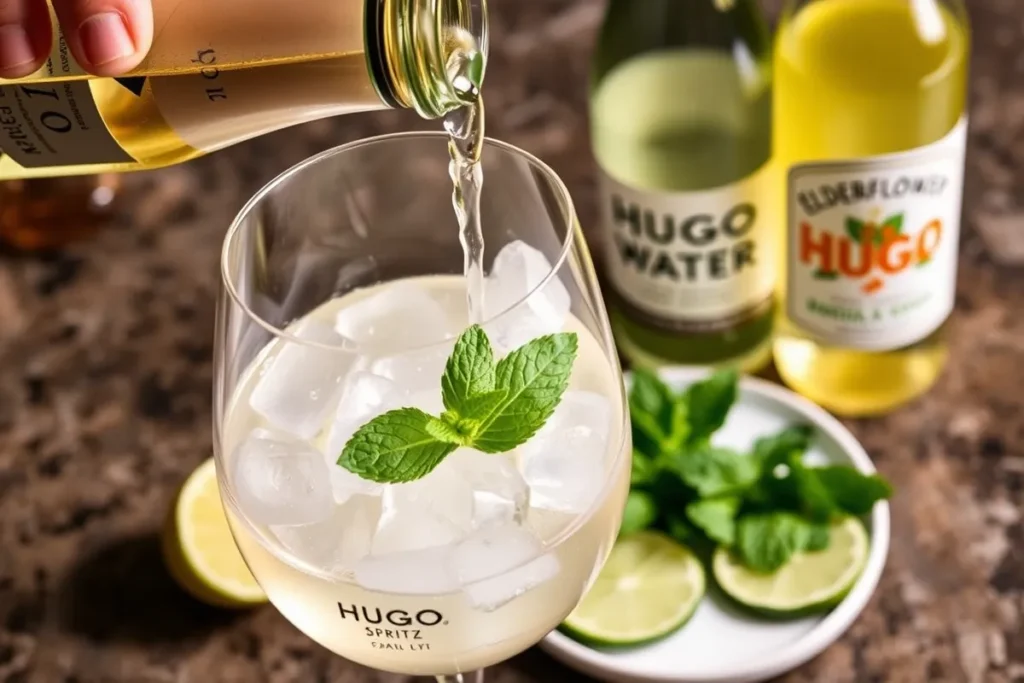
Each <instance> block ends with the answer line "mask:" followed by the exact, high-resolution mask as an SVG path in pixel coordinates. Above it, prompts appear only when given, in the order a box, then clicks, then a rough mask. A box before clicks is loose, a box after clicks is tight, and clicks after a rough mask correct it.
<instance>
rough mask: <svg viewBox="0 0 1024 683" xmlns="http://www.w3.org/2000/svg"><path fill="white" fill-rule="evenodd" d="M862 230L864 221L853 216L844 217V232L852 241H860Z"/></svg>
mask: <svg viewBox="0 0 1024 683" xmlns="http://www.w3.org/2000/svg"><path fill="white" fill-rule="evenodd" d="M863 232H864V222H863V221H860V220H858V219H856V218H854V217H853V216H847V217H846V234H847V235H849V236H850V239H851V240H853V241H854V242H857V243H858V244H859V243H860V240H861V235H862V233H863Z"/></svg>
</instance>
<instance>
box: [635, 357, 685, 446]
mask: <svg viewBox="0 0 1024 683" xmlns="http://www.w3.org/2000/svg"><path fill="white" fill-rule="evenodd" d="M629 414H630V418H631V421H632V427H633V446H634V447H635V448H638V449H640V450H641V451H643V452H644V453H647V454H648V455H650V456H652V457H656V456H657V455H658V454H659V453H660V452H661V451H665V450H673V449H675V448H678V447H679V446H680V445H681V444H682V443H683V442H684V441H685V440H686V436H687V433H688V432H689V426H688V425H687V423H686V404H685V403H684V402H683V401H682V400H681V399H680V398H679V397H677V396H676V395H675V394H674V393H672V390H671V389H670V388H669V387H668V385H666V384H665V383H664V382H662V381H661V379H660V378H659V377H658V376H657V375H656V374H654V373H652V372H650V371H648V370H644V369H637V370H634V371H633V380H632V383H631V385H630V390H629Z"/></svg>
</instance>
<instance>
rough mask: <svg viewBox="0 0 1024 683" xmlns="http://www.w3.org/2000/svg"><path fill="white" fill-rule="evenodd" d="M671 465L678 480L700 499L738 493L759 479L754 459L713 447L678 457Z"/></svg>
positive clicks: (757, 467) (726, 449) (706, 447)
mask: <svg viewBox="0 0 1024 683" xmlns="http://www.w3.org/2000/svg"><path fill="white" fill-rule="evenodd" d="M671 464H672V469H673V470H674V471H675V472H676V473H677V474H678V475H679V477H680V478H682V480H683V481H684V482H685V483H686V484H687V485H688V486H690V487H692V488H694V489H696V490H697V493H698V494H700V496H701V497H702V498H710V497H712V496H720V495H724V494H730V493H741V492H743V491H744V490H745V489H747V488H748V487H749V486H750V485H752V484H753V483H754V482H755V481H757V479H758V476H759V475H760V469H759V466H758V463H757V461H756V460H754V458H750V457H747V456H745V455H741V454H740V453H737V452H736V451H733V450H730V449H728V448H716V447H714V446H705V447H703V448H700V449H697V450H694V451H691V452H687V453H681V454H679V455H678V456H677V457H676V458H674V459H673V461H672V463H671Z"/></svg>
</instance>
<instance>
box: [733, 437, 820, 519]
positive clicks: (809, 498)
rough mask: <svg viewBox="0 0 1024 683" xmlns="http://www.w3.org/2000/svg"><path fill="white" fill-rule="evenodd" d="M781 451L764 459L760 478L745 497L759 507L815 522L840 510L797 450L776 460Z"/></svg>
mask: <svg viewBox="0 0 1024 683" xmlns="http://www.w3.org/2000/svg"><path fill="white" fill-rule="evenodd" d="M782 453H783V452H782V451H778V452H777V453H776V454H773V455H772V457H770V458H769V459H768V460H766V461H765V468H764V470H763V473H762V475H761V479H760V480H759V481H758V482H757V485H756V486H755V487H754V488H753V489H752V490H751V491H750V493H749V495H748V497H747V498H748V500H749V501H750V502H751V503H753V504H754V505H755V506H756V507H757V508H759V509H761V510H766V511H770V512H774V511H783V510H786V511H789V512H795V513H799V514H800V515H803V516H804V517H806V518H807V519H809V520H812V521H815V522H828V521H829V520H830V519H831V518H832V517H833V516H834V515H835V513H836V512H838V511H839V510H838V508H837V507H836V504H835V501H834V500H833V499H832V495H831V493H830V492H829V491H828V489H827V488H825V486H824V485H823V484H822V483H821V481H820V480H819V479H818V476H817V473H816V471H815V470H813V469H809V468H808V467H807V466H806V465H804V463H803V458H802V456H801V455H800V452H799V451H791V452H789V453H788V455H785V456H784V460H783V461H782V462H779V461H778V459H777V458H776V457H775V456H776V455H782Z"/></svg>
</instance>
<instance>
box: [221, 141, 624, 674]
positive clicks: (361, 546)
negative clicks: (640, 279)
mask: <svg viewBox="0 0 1024 683" xmlns="http://www.w3.org/2000/svg"><path fill="white" fill-rule="evenodd" d="M481 163H482V164H483V176H484V179H485V183H486V184H485V186H484V191H483V193H482V199H481V206H480V212H481V214H480V215H481V223H482V230H483V237H484V241H485V245H486V246H485V252H484V259H483V262H484V265H485V270H486V272H487V277H486V280H485V283H484V297H485V298H484V311H483V312H484V316H483V318H484V322H483V323H482V328H483V330H484V332H485V333H486V335H487V337H488V339H489V341H490V344H491V346H492V347H493V349H494V352H495V355H496V357H497V358H498V359H499V360H500V359H501V358H502V357H504V356H505V355H507V354H509V353H511V352H512V351H514V350H515V349H517V348H520V347H522V346H523V345H524V344H529V343H531V341H532V340H536V339H538V338H540V337H543V336H544V335H549V334H554V333H566V332H569V333H575V335H576V339H577V340H578V341H577V343H578V348H577V352H576V359H575V362H574V364H573V366H572V372H571V375H570V377H569V381H568V388H567V389H566V391H565V393H564V394H563V395H562V397H561V400H560V403H559V404H558V407H557V408H556V409H555V410H554V413H553V414H552V415H551V417H550V419H549V420H548V421H547V423H546V424H545V425H544V426H543V427H542V428H541V429H540V430H539V431H538V432H537V433H536V434H535V435H534V436H532V437H531V438H530V439H529V440H527V441H526V442H525V443H523V444H522V445H520V446H519V447H518V448H516V449H515V450H513V451H511V452H507V453H500V454H485V453H481V452H477V451H474V450H473V449H471V448H459V449H458V450H456V451H455V452H454V453H451V454H450V455H449V456H448V457H447V458H445V459H444V460H443V461H441V463H440V464H439V465H438V466H437V467H436V469H434V470H433V471H431V472H430V473H429V474H427V475H426V476H425V477H423V478H420V479H418V480H415V481H411V482H408V483H400V484H382V483H378V482H374V481H368V480H367V479H364V478H361V477H360V476H358V475H356V474H354V473H353V472H351V471H349V470H348V469H346V468H344V467H342V466H340V465H338V458H339V455H340V454H341V452H342V449H343V448H344V446H345V444H346V443H348V440H349V439H350V438H351V436H352V435H353V433H354V432H355V431H356V430H357V429H359V428H360V427H361V426H362V425H364V424H365V423H366V422H368V421H369V420H371V419H372V418H375V417H376V416H379V415H381V414H383V413H385V412H387V411H389V410H392V409H395V408H400V407H415V408H419V409H421V410H423V411H425V412H427V413H429V414H431V415H435V416H436V415H439V414H440V413H441V411H443V410H444V406H443V405H442V401H441V376H442V374H443V373H444V372H445V365H446V361H447V359H448V357H449V356H450V354H451V353H452V351H453V348H454V345H455V343H456V339H457V338H458V337H459V335H460V334H462V333H463V332H464V331H465V330H466V328H467V326H468V313H467V303H466V300H467V296H466V284H465V282H466V280H465V278H464V277H463V270H462V269H463V252H462V248H461V245H460V241H459V230H458V227H457V221H456V216H455V212H454V211H453V208H452V203H451V202H452V200H451V197H452V185H451V180H450V178H449V175H448V172H447V164H448V152H447V138H446V136H445V135H443V134H441V133H437V134H432V133H408V134H397V135H387V136H382V137H377V138H372V139H368V140H363V141H359V142H355V143H352V144H349V145H345V146H343V147H339V148H337V149H334V150H330V151H328V152H326V153H323V154H320V155H319V156H316V157H313V158H312V159H309V160H307V161H305V162H303V163H301V164H299V165H298V166H296V167H294V168H293V169H291V170H289V171H287V172H286V173H284V174H282V175H281V176H280V177H278V178H277V179H276V180H274V181H273V182H271V183H270V184H269V185H268V186H267V187H266V188H264V189H263V190H262V191H261V192H259V194H257V195H256V196H255V197H254V198H253V199H252V200H251V201H250V202H249V203H248V204H247V205H246V206H245V208H244V209H243V210H242V211H241V213H240V214H239V216H238V218H237V219H236V220H235V222H234V224H233V225H232V226H231V228H230V230H229V231H228V234H227V237H226V240H225V244H224V251H223V260H222V276H223V291H222V293H221V296H220V300H219V307H218V316H217V329H216V352H215V358H216V372H215V380H214V383H215V389H214V391H215V417H214V433H215V452H216V462H217V473H218V482H219V487H220V491H221V496H222V499H223V503H224V507H225V511H226V513H227V517H228V521H229V523H230V525H231V528H232V531H233V534H234V537H235V541H236V543H237V544H238V547H239V549H240V550H241V553H242V555H243V556H244V558H245V561H246V563H247V564H248V566H249V568H250V569H251V570H252V573H253V575H254V576H255V577H256V580H257V581H258V582H259V583H260V585H261V586H262V587H263V589H264V590H265V592H266V593H267V595H268V596H269V598H270V601H271V602H272V603H273V604H274V605H275V606H276V607H277V609H278V610H280V612H281V613H282V614H283V615H284V616H285V618H287V619H288V620H289V621H291V622H292V623H293V624H294V625H295V626H296V627H297V628H299V629H300V630H301V631H303V632H304V633H305V634H307V635H308V636H309V637H310V638H312V639H313V640H315V641H316V642H318V643H320V644H321V645H323V646H324V647H326V648H327V649H329V650H331V651H332V652H335V653H337V654H339V655H341V656H343V657H346V658H347V659H349V660H352V661H355V662H359V663H360V664H364V665H366V666H370V667H374V668H377V669H380V670H384V671H390V672H395V673H404V674H412V675H425V676H436V677H437V679H438V681H441V682H442V683H446V682H447V683H454V682H456V681H458V682H466V681H477V682H479V681H482V680H483V672H482V669H483V668H484V667H486V666H490V665H492V664H495V663H497V662H500V661H502V660H504V659H507V658H509V657H512V656H514V655H516V654H518V653H519V652H522V651H523V650H525V649H527V648H528V647H530V646H532V645H534V644H535V643H537V642H538V641H539V640H540V639H541V638H543V637H544V635H545V634H547V633H548V632H549V631H550V630H551V629H553V628H555V627H556V626H557V625H558V624H559V623H560V622H561V621H562V620H563V619H564V618H565V616H566V615H567V614H568V613H569V612H570V611H571V610H572V609H573V608H574V607H575V606H576V604H577V602H578V601H579V600H580V598H581V596H582V595H583V594H584V592H585V591H586V589H587V588H588V587H589V586H590V584H591V583H592V581H593V580H594V578H595V577H596V575H597V573H598V571H599V570H600V568H601V565H602V564H603V562H604V561H605V559H606V558H607V555H608V553H609V551H610V550H611V546H612V544H613V542H614V539H615V537H616V535H617V533H618V529H619V524H620V521H621V516H622V509H623V505H624V500H625V496H626V494H627V492H628V487H629V467H630V458H629V454H630V453H631V445H630V435H629V429H628V420H627V412H626V407H625V405H626V404H625V398H624V391H623V384H622V376H621V373H620V368H619V364H618V360H617V356H616V353H615V347H614V344H613V342H612V338H611V335H610V332H609V325H608V320H607V316H606V313H605V309H604V306H603V304H602V300H601V294H600V290H599V289H598V285H597V280H596V277H595V274H594V268H593V264H592V263H591V260H590V256H589V254H588V251H587V247H586V244H585V243H584V240H583V236H582V233H581V231H580V229H579V227H578V225H577V220H576V217H575V213H574V211H573V207H572V202H571V199H570V197H569V195H568V192H567V191H566V188H565V186H564V185H563V184H562V182H561V181H560V180H559V178H558V177H557V176H556V175H555V174H554V172H552V170H551V169H550V168H548V167H547V166H545V165H544V164H543V163H542V162H540V161H539V160H537V159H536V158H534V157H532V156H530V155H529V154H527V153H525V152H523V151H521V150H519V149H516V148H515V147H513V146H511V145H508V144H505V143H501V142H498V141H493V140H488V141H487V142H486V143H485V147H484V149H483V154H482V162H481Z"/></svg>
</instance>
